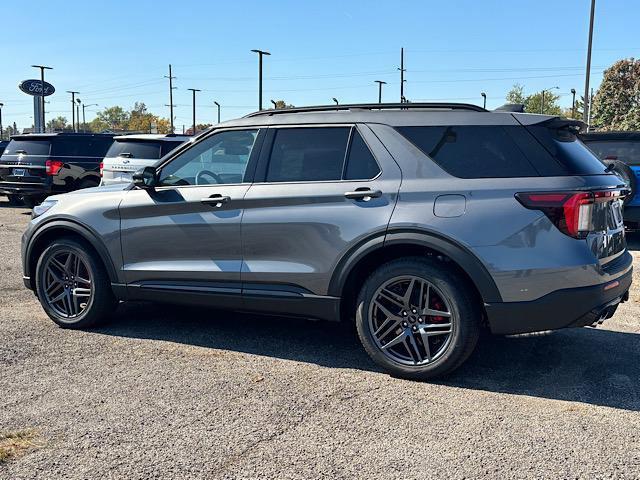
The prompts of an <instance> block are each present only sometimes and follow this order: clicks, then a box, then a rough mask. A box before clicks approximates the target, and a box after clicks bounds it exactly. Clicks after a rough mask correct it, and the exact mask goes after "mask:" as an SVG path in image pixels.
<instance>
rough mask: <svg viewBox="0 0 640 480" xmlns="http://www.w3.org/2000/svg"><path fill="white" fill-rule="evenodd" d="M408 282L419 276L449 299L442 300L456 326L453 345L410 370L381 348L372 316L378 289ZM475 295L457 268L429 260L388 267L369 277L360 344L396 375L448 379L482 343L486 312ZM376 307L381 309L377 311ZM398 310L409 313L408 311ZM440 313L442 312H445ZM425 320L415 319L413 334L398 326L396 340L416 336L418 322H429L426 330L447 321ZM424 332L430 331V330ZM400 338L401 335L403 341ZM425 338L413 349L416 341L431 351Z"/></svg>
mask: <svg viewBox="0 0 640 480" xmlns="http://www.w3.org/2000/svg"><path fill="white" fill-rule="evenodd" d="M404 277H416V278H417V279H419V280H422V281H424V282H425V284H430V285H431V287H434V288H433V291H434V292H436V294H437V295H438V296H441V297H443V300H442V301H443V302H446V303H447V305H448V311H449V313H450V320H449V325H451V326H450V327H449V329H450V330H451V332H450V333H449V336H448V337H447V340H446V341H443V342H442V344H441V345H440V349H441V350H440V351H439V352H438V353H437V354H435V355H433V357H432V358H433V359H429V360H427V361H428V363H425V364H417V365H407V364H404V363H401V362H400V361H396V360H395V359H394V358H391V356H390V355H389V353H385V352H384V351H383V347H382V346H380V345H379V343H382V344H384V340H382V341H380V340H379V339H378V340H377V339H376V337H375V335H374V332H373V331H372V330H373V326H372V325H373V318H372V317H373V315H374V313H373V308H374V307H373V304H372V302H373V301H374V295H376V293H377V292H378V290H379V289H381V288H382V287H383V286H385V285H387V284H389V282H393V281H394V280H395V279H397V278H404ZM431 287H430V288H431ZM407 290H409V288H407ZM471 292H472V290H471V287H470V286H469V285H468V283H467V281H466V280H465V279H464V278H461V277H460V276H459V275H458V274H456V272H455V271H454V270H453V269H451V268H449V267H447V265H446V264H444V263H443V262H439V261H436V260H431V259H429V258H425V257H407V258H403V259H398V260H394V261H391V262H389V263H386V264H384V265H382V266H381V267H379V268H378V269H377V270H375V271H374V272H373V273H372V274H371V275H370V276H369V278H368V279H367V280H366V282H365V284H364V286H363V287H362V290H361V291H360V295H359V296H358V300H357V310H356V328H357V330H358V336H359V337H360V341H361V342H362V345H363V346H364V348H365V350H366V351H367V353H368V354H369V356H370V357H371V358H372V359H373V361H374V362H376V363H377V364H378V365H380V366H381V367H383V368H384V369H385V370H387V371H388V372H390V373H391V374H392V375H394V376H397V377H402V378H407V379H411V380H426V379H431V378H435V377H440V376H443V375H446V374H448V373H450V372H452V371H453V370H455V369H456V368H458V367H459V366H460V365H461V364H462V363H463V362H464V361H465V360H466V359H467V358H468V357H469V355H471V353H472V352H473V350H474V349H475V347H476V344H477V342H478V337H479V335H480V324H481V312H480V306H479V305H478V301H477V300H476V298H475V297H474V295H473V294H472V293H471ZM420 296H421V297H422V290H421V291H420ZM422 298H426V299H427V300H426V302H427V307H428V306H429V303H428V302H429V294H426V297H422ZM379 299H380V297H378V300H379ZM421 301H422V300H419V302H421ZM411 303H413V302H411ZM376 305H378V303H376ZM376 308H379V307H377V306H376ZM398 308H400V309H401V310H404V309H403V308H402V307H398ZM439 310H442V308H440V309H439ZM409 313H410V312H409ZM397 315H398V316H400V313H397ZM421 317H422V316H420V315H418V316H415V315H411V318H413V320H412V321H413V322H414V326H411V325H409V329H408V330H407V329H404V328H403V327H402V326H401V325H398V327H397V330H396V331H394V332H392V333H391V335H392V336H394V335H396V334H397V333H398V332H401V333H400V335H402V332H405V333H406V332H407V331H408V334H411V331H410V330H411V329H413V328H418V327H420V326H419V325H418V324H417V323H415V322H421V323H423V324H424V325H425V326H424V328H425V329H426V328H427V327H426V323H429V322H431V321H432V320H428V319H429V318H432V319H433V318H435V319H439V320H437V321H442V317H433V316H432V317H422V318H423V320H420V318H421ZM389 318H391V317H389ZM394 318H395V315H394ZM416 318H417V320H416ZM395 321H396V320H394V322H395ZM392 323H393V322H392ZM406 323H407V322H402V324H403V325H404V324H406ZM420 328H422V327H420ZM424 332H428V330H425V331H424ZM400 335H398V337H399V336H400ZM427 337H428V336H427ZM388 338H390V337H388ZM423 338H425V337H422V336H420V337H418V334H417V333H416V336H415V337H413V339H414V340H413V343H412V345H414V346H415V345H416V342H418V343H417V344H419V345H421V346H422V347H421V350H422V351H423V352H425V351H426V349H425V348H424V342H423V340H422V339H423ZM407 339H408V336H407ZM426 341H427V342H429V339H428V338H427V339H426ZM390 344H391V342H388V344H387V346H389V345H390ZM384 348H386V347H384ZM394 348H396V347H394ZM431 348H432V347H430V349H431ZM418 350H419V349H418V347H416V350H414V351H415V352H417V353H418V354H419V353H420V352H419V351H418ZM407 351H408V353H409V355H410V356H411V357H412V358H414V355H413V354H412V353H411V352H409V350H408V349H407ZM426 355H427V356H428V357H430V356H431V354H426Z"/></svg>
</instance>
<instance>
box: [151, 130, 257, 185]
mask: <svg viewBox="0 0 640 480" xmlns="http://www.w3.org/2000/svg"><path fill="white" fill-rule="evenodd" d="M257 135H258V130H228V131H226V132H220V133H216V134H214V135H212V136H211V137H209V138H207V139H205V140H202V141H201V142H199V143H197V144H195V145H194V146H193V147H191V148H189V149H188V150H185V151H184V152H182V153H181V154H179V155H178V156H177V157H175V158H174V159H173V160H171V162H170V163H169V164H168V165H166V166H165V167H164V168H163V169H162V172H161V174H160V184H161V185H211V184H213V185H215V184H226V183H242V181H243V180H244V174H245V171H246V169H247V164H248V163H249V157H250V156H251V150H252V149H253V145H254V143H255V140H256V136H257Z"/></svg>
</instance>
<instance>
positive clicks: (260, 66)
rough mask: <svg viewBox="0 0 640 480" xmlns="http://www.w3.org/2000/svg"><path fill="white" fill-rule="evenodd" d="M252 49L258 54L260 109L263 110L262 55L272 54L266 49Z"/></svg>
mask: <svg viewBox="0 0 640 480" xmlns="http://www.w3.org/2000/svg"><path fill="white" fill-rule="evenodd" d="M251 51H252V52H254V53H257V54H258V110H262V57H263V56H264V55H271V54H270V53H269V52H265V51H264V50H251Z"/></svg>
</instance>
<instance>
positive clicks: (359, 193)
mask: <svg viewBox="0 0 640 480" xmlns="http://www.w3.org/2000/svg"><path fill="white" fill-rule="evenodd" d="M344 196H345V197H346V198H349V199H351V200H365V201H367V200H369V199H371V198H378V197H381V196H382V192H381V191H380V190H371V189H370V188H368V187H364V188H357V189H356V190H355V191H353V192H346V193H345V194H344Z"/></svg>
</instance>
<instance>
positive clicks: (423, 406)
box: [0, 198, 640, 479]
mask: <svg viewBox="0 0 640 480" xmlns="http://www.w3.org/2000/svg"><path fill="white" fill-rule="evenodd" d="M28 221H29V216H28V212H27V211H26V210H25V209H16V208H10V207H9V205H8V203H7V202H6V199H4V198H0V259H1V260H0V289H1V290H0V431H2V430H4V431H14V430H23V429H35V431H36V432H38V435H39V441H40V445H41V448H38V449H33V450H31V451H28V452H27V453H26V454H25V455H24V456H22V457H20V458H16V459H13V460H10V461H8V462H6V463H0V478H3V479H4V478H7V479H22V478H29V479H30V478H48V479H51V478H74V479H75V478H89V479H94V478H130V479H133V478H307V479H308V478H431V477H434V478H435V477H440V478H443V477H444V478H470V477H474V478H477V477H483V476H486V477H500V478H524V477H531V478H533V477H535V478H554V479H555V478H605V477H606V478H609V477H613V478H639V477H640V415H639V414H638V411H639V410H640V362H639V361H638V357H639V354H640V335H639V333H640V288H639V287H638V286H639V285H640V278H638V277H639V274H640V238H638V237H636V238H633V237H630V238H629V241H630V247H631V248H632V249H634V250H635V251H634V256H635V263H636V272H635V289H634V290H633V292H632V295H631V301H630V302H627V303H626V304H624V305H622V306H621V307H620V308H619V310H618V313H617V314H616V316H615V318H614V319H613V320H609V321H607V322H606V323H605V325H604V326H603V327H601V328H598V329H588V328H583V329H576V330H567V331H561V332H556V333H553V334H551V335H546V336H537V337H529V338H488V339H486V340H485V341H484V343H483V344H482V345H481V347H480V348H479V349H478V350H477V351H476V353H475V354H474V356H473V357H472V358H471V360H470V361H469V362H468V363H467V364H466V365H465V366H464V367H463V368H462V369H460V370H459V371H458V372H457V373H455V374H454V376H451V377H449V378H447V379H446V381H442V382H438V383H430V384H429V383H416V382H409V381H404V380H397V379H394V378H391V377H389V376H388V375H386V374H384V373H382V372H380V371H379V370H378V369H377V368H376V367H375V366H374V365H373V364H372V363H371V362H370V361H369V359H368V357H367V356H366V354H365V353H364V352H363V350H362V349H361V348H360V346H359V344H358V342H357V339H356V338H355V336H354V335H353V334H351V333H349V332H345V330H344V329H343V328H341V327H339V326H336V325H331V324H325V323H319V322H306V321H299V320H287V319H279V318H269V317H264V318H262V317H255V316H248V315H239V314H234V313H225V312H216V311H210V310H195V309H194V310H188V311H187V312H185V311H184V310H179V309H177V308H167V307H159V306H153V305H148V304H135V305H129V306H127V307H121V309H120V310H119V312H118V314H117V315H116V317H115V318H114V320H113V322H112V323H111V324H109V325H108V326H105V327H102V328H100V329H97V330H93V331H86V332H77V331H66V330H62V329H59V328H58V327H56V326H55V325H54V324H53V322H51V321H50V320H49V319H48V318H46V317H45V315H44V313H43V312H42V310H41V308H40V306H39V304H38V302H37V301H36V299H35V297H34V296H33V294H32V293H31V292H29V291H27V290H26V289H24V288H23V286H22V281H21V267H20V259H19V245H20V237H21V235H22V231H23V230H24V227H25V225H26V223H27V222H28Z"/></svg>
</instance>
